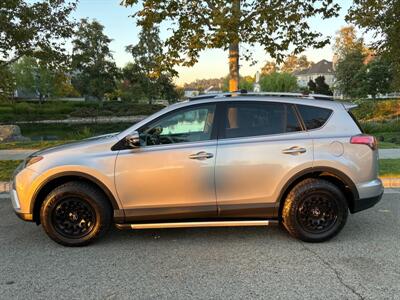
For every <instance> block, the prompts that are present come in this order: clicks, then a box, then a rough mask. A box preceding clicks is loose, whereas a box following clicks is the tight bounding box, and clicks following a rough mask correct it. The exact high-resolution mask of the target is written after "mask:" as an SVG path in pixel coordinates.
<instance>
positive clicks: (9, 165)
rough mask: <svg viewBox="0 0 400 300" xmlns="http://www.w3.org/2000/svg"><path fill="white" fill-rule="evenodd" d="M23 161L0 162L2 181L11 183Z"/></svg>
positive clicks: (0, 177) (0, 178)
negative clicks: (14, 173) (13, 174)
mask: <svg viewBox="0 0 400 300" xmlns="http://www.w3.org/2000/svg"><path fill="white" fill-rule="evenodd" d="M20 163H21V160H0V181H9V180H10V179H11V176H12V173H13V172H14V170H15V169H16V168H17V166H18V165H19V164H20Z"/></svg>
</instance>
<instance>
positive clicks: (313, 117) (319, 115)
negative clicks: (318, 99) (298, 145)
mask: <svg viewBox="0 0 400 300" xmlns="http://www.w3.org/2000/svg"><path fill="white" fill-rule="evenodd" d="M297 108H298V110H299V112H300V115H301V117H302V118H303V121H304V124H305V125H306V128H307V129H317V128H320V127H322V126H323V125H324V124H325V123H326V121H327V120H328V119H329V117H330V115H331V114H332V110H330V109H326V108H321V107H315V106H308V105H297Z"/></svg>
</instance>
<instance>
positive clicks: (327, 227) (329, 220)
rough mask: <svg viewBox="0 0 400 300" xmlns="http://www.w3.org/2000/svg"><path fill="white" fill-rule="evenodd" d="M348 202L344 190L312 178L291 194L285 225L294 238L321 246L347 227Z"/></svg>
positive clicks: (286, 207) (285, 205)
mask: <svg viewBox="0 0 400 300" xmlns="http://www.w3.org/2000/svg"><path fill="white" fill-rule="evenodd" d="M347 216H348V205H347V201H346V199H345V197H344V195H343V193H342V192H341V190H340V189H339V188H338V187H337V186H336V185H334V184H332V183H331V182H329V181H326V180H323V179H316V178H309V179H306V180H304V181H301V182H300V183H298V184H297V185H296V186H295V187H294V188H293V189H292V190H291V191H290V192H289V194H288V196H287V198H286V200H285V204H284V206H283V211H282V219H283V225H284V226H285V228H286V229H287V231H288V232H289V233H290V235H292V236H293V237H295V238H297V239H300V240H302V241H305V242H311V243H318V242H323V241H326V240H329V239H331V238H332V237H334V236H335V235H337V234H338V233H339V232H340V231H341V230H342V228H343V226H344V225H345V224H346V220H347Z"/></svg>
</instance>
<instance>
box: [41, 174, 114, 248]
mask: <svg viewBox="0 0 400 300" xmlns="http://www.w3.org/2000/svg"><path fill="white" fill-rule="evenodd" d="M111 218H112V208H111V206H110V204H109V202H108V201H107V198H106V197H105V195H104V194H103V193H102V192H101V191H100V190H98V189H97V188H96V187H94V186H92V185H89V184H86V183H82V182H78V181H73V182H68V183H65V184H63V185H61V186H59V187H57V188H55V189H54V190H53V191H52V192H51V193H50V194H49V195H48V196H47V197H46V199H45V200H44V202H43V204H42V206H41V209H40V222H41V224H42V226H43V228H44V230H45V232H46V233H47V235H48V236H49V237H50V238H51V239H52V240H54V241H55V242H57V243H59V244H61V245H64V246H85V245H87V244H90V243H92V242H93V241H95V240H96V239H98V238H99V237H100V236H102V235H104V234H105V233H106V231H107V230H108V229H109V227H110V225H111Z"/></svg>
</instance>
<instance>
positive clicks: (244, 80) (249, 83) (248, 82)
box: [222, 75, 255, 92]
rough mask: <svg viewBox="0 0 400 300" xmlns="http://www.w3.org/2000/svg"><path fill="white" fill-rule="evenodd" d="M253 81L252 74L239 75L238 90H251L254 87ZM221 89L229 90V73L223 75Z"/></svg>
mask: <svg viewBox="0 0 400 300" xmlns="http://www.w3.org/2000/svg"><path fill="white" fill-rule="evenodd" d="M254 82H255V79H254V77H252V76H244V77H243V76H240V79H239V90H246V91H252V90H253V87H254ZM222 90H223V91H224V92H228V91H229V75H228V76H226V77H225V79H224V83H223V88H222Z"/></svg>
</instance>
